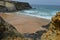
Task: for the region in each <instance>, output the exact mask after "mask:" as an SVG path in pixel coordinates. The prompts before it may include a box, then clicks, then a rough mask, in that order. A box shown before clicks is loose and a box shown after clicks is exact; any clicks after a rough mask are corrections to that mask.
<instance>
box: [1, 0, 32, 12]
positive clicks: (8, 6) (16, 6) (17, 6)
mask: <svg viewBox="0 0 60 40" xmlns="http://www.w3.org/2000/svg"><path fill="white" fill-rule="evenodd" d="M2 6H4V7H2ZM3 8H4V9H3ZM31 8H32V7H31V6H30V5H29V3H26V2H16V1H3V0H1V1H0V12H4V11H6V12H10V11H20V10H26V9H31Z"/></svg>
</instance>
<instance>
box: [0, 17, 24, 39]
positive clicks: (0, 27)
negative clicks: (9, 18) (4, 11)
mask: <svg viewBox="0 0 60 40" xmlns="http://www.w3.org/2000/svg"><path fill="white" fill-rule="evenodd" d="M9 38H11V39H13V38H15V39H18V38H21V40H22V38H23V36H22V34H21V33H19V32H18V31H17V30H16V28H15V27H14V26H12V25H11V24H9V23H7V22H5V21H4V20H3V18H2V17H0V40H1V39H3V40H5V39H6V40H10V39H9Z"/></svg>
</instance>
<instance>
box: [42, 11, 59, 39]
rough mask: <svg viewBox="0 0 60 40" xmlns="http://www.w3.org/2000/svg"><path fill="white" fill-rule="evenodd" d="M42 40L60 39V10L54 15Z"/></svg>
mask: <svg viewBox="0 0 60 40" xmlns="http://www.w3.org/2000/svg"><path fill="white" fill-rule="evenodd" d="M41 40H60V12H58V13H57V14H56V15H55V16H54V17H52V19H51V23H50V26H49V30H48V31H47V33H44V34H43V35H42V37H41Z"/></svg>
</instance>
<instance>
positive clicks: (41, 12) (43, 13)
mask: <svg viewBox="0 0 60 40" xmlns="http://www.w3.org/2000/svg"><path fill="white" fill-rule="evenodd" d="M31 6H32V9H30V10H22V11H19V12H17V14H24V15H29V16H35V17H39V18H45V19H51V17H52V16H54V15H55V14H56V13H57V12H60V6H59V5H31Z"/></svg>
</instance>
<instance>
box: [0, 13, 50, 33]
mask: <svg viewBox="0 0 60 40" xmlns="http://www.w3.org/2000/svg"><path fill="white" fill-rule="evenodd" d="M0 16H1V17H3V18H4V20H5V21H6V22H8V23H10V24H12V25H13V26H14V27H15V28H16V29H17V30H18V31H19V32H20V33H33V32H36V31H37V30H45V29H43V28H41V26H43V25H47V24H48V23H49V22H50V21H49V20H47V19H43V18H37V17H31V16H27V15H22V14H20V15H16V14H14V13H11V14H10V13H9V14H2V13H0Z"/></svg>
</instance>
